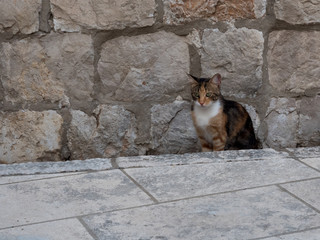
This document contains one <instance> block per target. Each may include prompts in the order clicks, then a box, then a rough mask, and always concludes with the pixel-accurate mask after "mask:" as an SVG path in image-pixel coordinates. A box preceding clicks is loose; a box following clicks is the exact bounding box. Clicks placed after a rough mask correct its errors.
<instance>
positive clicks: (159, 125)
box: [150, 100, 200, 154]
mask: <svg viewBox="0 0 320 240" xmlns="http://www.w3.org/2000/svg"><path fill="white" fill-rule="evenodd" d="M150 135H151V139H152V140H151V143H152V149H153V151H152V153H157V154H166V153H186V152H197V151H199V150H200V149H199V145H198V137H197V134H196V132H195V129H194V126H193V123H192V119H191V112H190V103H189V102H186V101H177V100H176V101H174V102H173V103H168V104H163V105H161V104H158V105H155V106H153V107H152V108H151V129H150Z"/></svg>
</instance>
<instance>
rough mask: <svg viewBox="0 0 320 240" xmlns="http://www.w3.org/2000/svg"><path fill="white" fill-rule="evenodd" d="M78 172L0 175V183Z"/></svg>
mask: <svg viewBox="0 0 320 240" xmlns="http://www.w3.org/2000/svg"><path fill="white" fill-rule="evenodd" d="M74 174H80V173H58V174H35V175H20V176H3V177H0V184H9V183H18V182H24V181H33V180H39V179H45V178H56V177H65V176H69V175H74Z"/></svg>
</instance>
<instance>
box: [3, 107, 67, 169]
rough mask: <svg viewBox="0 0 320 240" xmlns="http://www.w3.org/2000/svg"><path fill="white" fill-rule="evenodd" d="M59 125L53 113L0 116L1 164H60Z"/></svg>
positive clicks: (32, 112) (60, 119) (19, 113)
mask: <svg viewBox="0 0 320 240" xmlns="http://www.w3.org/2000/svg"><path fill="white" fill-rule="evenodd" d="M62 122H63V120H62V117H61V116H60V115H59V114H57V113H56V112H55V111H44V112H34V111H19V112H13V113H4V112H0V123H1V124H0V127H1V128H0V129H1V132H0V134H1V135H0V161H1V162H2V163H15V162H27V161H39V160H44V159H45V160H47V161H57V160H61V159H60V148H61V130H62V129H61V128H62Z"/></svg>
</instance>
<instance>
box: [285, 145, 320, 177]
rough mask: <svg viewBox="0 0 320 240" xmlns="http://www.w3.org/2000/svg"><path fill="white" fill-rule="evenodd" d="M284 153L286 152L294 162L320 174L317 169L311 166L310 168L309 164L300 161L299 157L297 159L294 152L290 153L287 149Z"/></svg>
mask: <svg viewBox="0 0 320 240" xmlns="http://www.w3.org/2000/svg"><path fill="white" fill-rule="evenodd" d="M284 151H285V152H287V153H288V154H289V156H290V157H291V158H292V159H294V160H296V161H298V162H300V163H302V164H303V165H305V166H307V167H309V168H312V169H313V170H316V171H317V172H320V170H319V169H317V168H315V167H312V166H310V165H309V164H307V163H305V162H304V161H302V160H301V159H300V157H297V156H296V155H295V153H294V152H290V151H289V150H287V149H285V150H284Z"/></svg>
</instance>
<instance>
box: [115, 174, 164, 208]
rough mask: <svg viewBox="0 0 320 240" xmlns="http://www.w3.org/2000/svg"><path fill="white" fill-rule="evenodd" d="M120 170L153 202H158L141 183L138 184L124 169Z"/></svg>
mask: <svg viewBox="0 0 320 240" xmlns="http://www.w3.org/2000/svg"><path fill="white" fill-rule="evenodd" d="M120 171H121V172H122V173H123V174H124V175H126V177H127V178H129V179H130V180H131V181H132V182H133V183H134V184H135V185H136V186H137V187H138V188H139V189H140V190H141V191H143V192H144V193H145V194H147V195H148V196H149V198H151V200H152V201H153V202H154V203H159V201H158V199H156V198H155V197H154V196H153V195H152V194H151V193H150V192H149V191H147V190H146V189H145V188H144V187H143V186H142V185H141V184H139V183H138V182H137V181H136V180H135V179H134V178H133V177H131V176H130V175H129V174H128V173H127V172H126V171H125V170H124V169H120Z"/></svg>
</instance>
